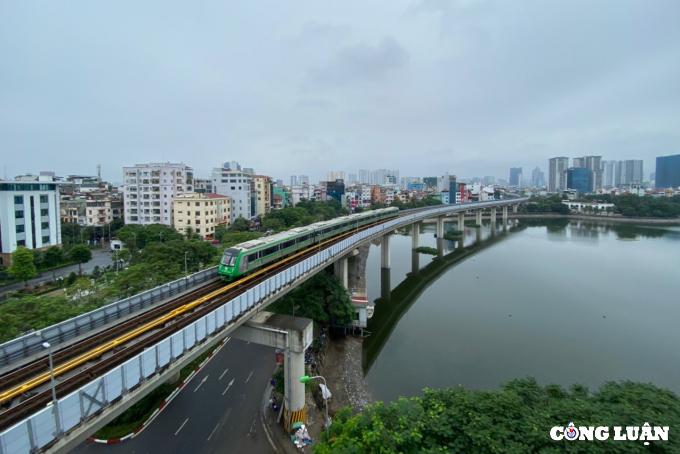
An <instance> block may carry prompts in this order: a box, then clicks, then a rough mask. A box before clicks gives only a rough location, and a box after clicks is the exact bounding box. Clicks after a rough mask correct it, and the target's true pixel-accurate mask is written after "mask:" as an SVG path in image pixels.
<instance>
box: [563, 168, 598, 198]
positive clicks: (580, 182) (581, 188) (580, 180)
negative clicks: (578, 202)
mask: <svg viewBox="0 0 680 454" xmlns="http://www.w3.org/2000/svg"><path fill="white" fill-rule="evenodd" d="M567 189H573V190H575V191H577V192H580V193H587V192H591V191H592V190H593V172H592V170H590V169H588V168H587V167H571V168H569V169H568V170H567Z"/></svg>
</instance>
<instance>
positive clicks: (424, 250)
mask: <svg viewBox="0 0 680 454" xmlns="http://www.w3.org/2000/svg"><path fill="white" fill-rule="evenodd" d="M415 251H416V252H419V253H421V254H428V255H437V249H436V248H433V247H428V246H419V247H417V248H416V249H415Z"/></svg>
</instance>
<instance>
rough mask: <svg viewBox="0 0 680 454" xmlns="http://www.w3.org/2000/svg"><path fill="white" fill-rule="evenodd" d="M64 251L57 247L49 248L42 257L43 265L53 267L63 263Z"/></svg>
mask: <svg viewBox="0 0 680 454" xmlns="http://www.w3.org/2000/svg"><path fill="white" fill-rule="evenodd" d="M64 258H65V257H64V250H63V249H62V248H60V247H59V246H51V247H50V248H49V249H47V251H45V255H44V257H43V264H44V265H45V266H46V267H53V266H57V265H60V264H61V263H63V262H64Z"/></svg>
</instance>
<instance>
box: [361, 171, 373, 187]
mask: <svg viewBox="0 0 680 454" xmlns="http://www.w3.org/2000/svg"><path fill="white" fill-rule="evenodd" d="M359 183H361V184H370V183H371V172H370V171H369V170H367V169H359Z"/></svg>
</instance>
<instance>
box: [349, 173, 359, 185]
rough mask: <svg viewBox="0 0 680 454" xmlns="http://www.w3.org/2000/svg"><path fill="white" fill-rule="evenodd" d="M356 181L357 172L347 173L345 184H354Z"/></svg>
mask: <svg viewBox="0 0 680 454" xmlns="http://www.w3.org/2000/svg"><path fill="white" fill-rule="evenodd" d="M355 183H357V174H356V173H348V174H347V184H355Z"/></svg>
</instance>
